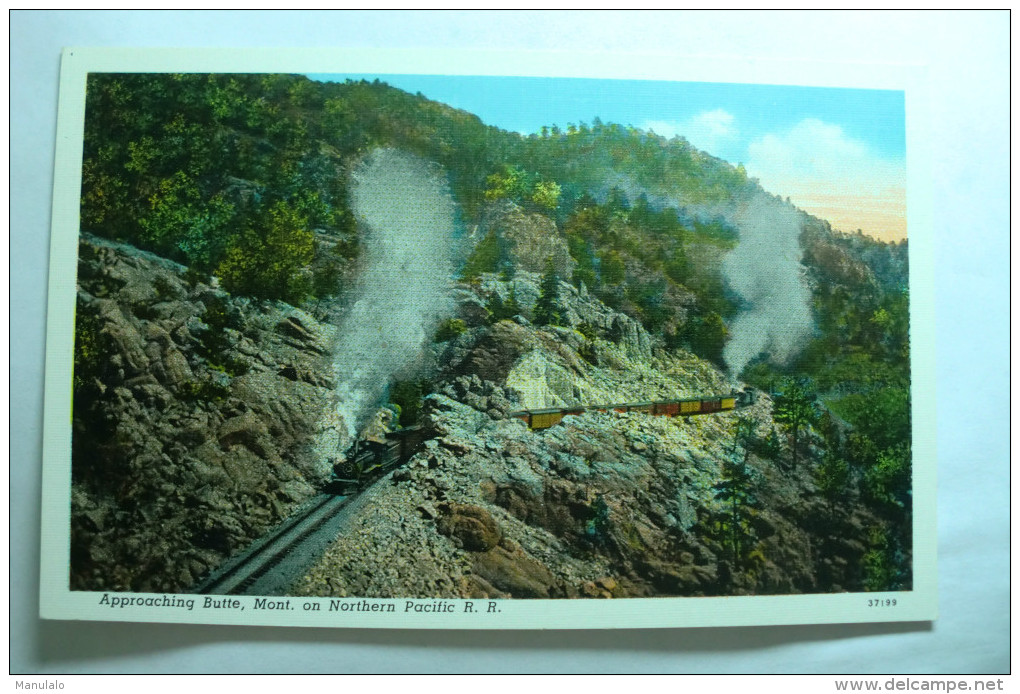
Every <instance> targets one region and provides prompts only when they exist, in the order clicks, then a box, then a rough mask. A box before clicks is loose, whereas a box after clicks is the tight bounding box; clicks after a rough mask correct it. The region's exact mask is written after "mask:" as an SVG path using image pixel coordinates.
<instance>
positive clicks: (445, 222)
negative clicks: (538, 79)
mask: <svg viewBox="0 0 1020 694" xmlns="http://www.w3.org/2000/svg"><path fill="white" fill-rule="evenodd" d="M350 194H351V203H352V207H353V210H354V213H355V215H356V216H357V218H358V221H359V225H360V227H361V230H362V243H363V258H364V261H365V267H364V270H363V271H362V273H361V275H360V277H359V280H358V286H357V289H356V297H357V298H356V300H355V301H354V303H353V305H352V306H351V308H350V310H349V311H348V313H347V315H346V316H345V317H344V318H343V320H342V323H341V326H340V334H341V338H340V344H339V347H338V351H337V353H336V362H335V364H336V371H337V373H338V376H339V384H340V385H339V387H338V389H339V392H338V395H339V405H338V414H339V415H340V416H341V417H342V418H343V421H344V424H345V425H346V427H347V431H348V434H349V436H350V437H351V438H355V437H356V436H357V434H358V432H359V431H360V429H361V427H362V426H363V425H364V424H365V422H366V420H367V419H368V418H369V417H370V416H371V415H372V413H373V410H374V408H375V407H377V406H378V405H379V404H381V402H382V400H383V398H384V397H385V394H386V390H387V388H388V387H389V385H390V380H391V379H392V378H393V377H394V376H402V375H404V376H407V375H411V374H413V373H414V370H415V367H416V366H417V365H418V364H420V363H421V361H422V359H423V357H424V354H425V346H426V345H427V344H428V343H429V342H430V341H431V338H432V337H433V335H434V334H435V328H436V324H437V322H438V321H439V319H440V318H441V317H442V316H443V315H449V313H450V311H451V310H452V305H453V304H452V299H451V293H450V288H451V276H452V273H453V258H452V253H453V250H452V249H453V239H454V234H455V220H456V207H455V204H454V202H453V198H452V197H451V195H450V191H449V188H448V186H447V183H446V179H445V176H444V175H443V174H442V173H441V172H440V171H438V170H437V167H436V166H435V165H431V164H428V163H427V162H425V161H422V160H421V159H418V158H416V157H414V156H412V155H410V154H407V153H404V152H401V151H399V150H394V149H377V150H375V151H374V152H372V153H371V155H370V156H369V157H368V158H367V159H366V160H365V162H364V163H363V164H362V165H361V166H360V167H359V168H358V169H357V171H355V173H354V175H353V183H352V186H351V187H350Z"/></svg>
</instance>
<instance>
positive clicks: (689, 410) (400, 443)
mask: <svg viewBox="0 0 1020 694" xmlns="http://www.w3.org/2000/svg"><path fill="white" fill-rule="evenodd" d="M756 401H757V392H756V391H755V390H754V389H753V388H745V389H744V390H740V391H738V390H733V391H731V392H730V393H727V394H726V395H706V396H702V397H697V398H687V399H684V400H658V401H648V402H633V403H620V404H615V405H589V406H584V407H559V408H547V409H537V410H519V411H517V412H511V413H510V415H509V416H510V417H512V418H514V419H520V420H521V421H523V422H524V423H525V424H527V425H528V427H530V428H531V429H548V428H549V427H552V426H555V425H556V424H559V423H560V421H561V420H562V419H563V418H564V417H566V416H567V415H579V414H582V413H584V412H644V413H646V414H650V415H657V416H664V417H690V416H692V415H699V414H711V413H713V412H728V411H730V410H736V409H740V408H743V407H749V406H751V405H753V404H754V403H755V402H756ZM424 437H425V435H424V433H423V432H422V428H421V426H409V427H404V428H402V429H398V430H396V431H391V432H388V433H387V434H386V436H385V439H384V440H382V441H378V440H369V439H363V440H359V441H357V442H355V444H354V446H353V447H352V449H351V451H350V452H349V453H348V454H347V456H346V458H345V459H344V460H343V461H342V462H340V463H338V464H337V465H335V466H334V467H333V475H332V478H331V480H330V482H329V485H328V486H327V491H329V492H330V493H333V494H351V493H355V492H357V491H358V490H360V489H362V488H364V487H366V486H368V485H369V484H371V483H372V482H374V481H375V480H377V479H379V478H380V477H382V476H383V475H385V474H386V473H388V472H389V471H390V470H392V469H394V468H396V467H398V466H399V465H400V464H401V463H402V462H403V461H404V460H407V459H408V458H410V457H411V456H412V455H414V453H415V451H417V450H418V448H419V447H420V446H421V444H422V442H423V441H424Z"/></svg>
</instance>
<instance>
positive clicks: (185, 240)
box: [139, 171, 234, 267]
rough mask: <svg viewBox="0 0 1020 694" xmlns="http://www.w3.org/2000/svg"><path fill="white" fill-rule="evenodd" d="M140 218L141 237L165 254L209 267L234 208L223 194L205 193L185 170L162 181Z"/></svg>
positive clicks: (219, 251) (216, 253)
mask: <svg viewBox="0 0 1020 694" xmlns="http://www.w3.org/2000/svg"><path fill="white" fill-rule="evenodd" d="M149 206H150V209H149V212H148V214H146V215H145V216H144V217H142V218H141V220H140V222H139V224H140V225H141V228H142V237H141V238H142V240H143V241H145V242H147V244H148V245H150V247H152V248H155V249H156V250H157V251H159V252H161V253H162V254H164V255H168V256H170V257H173V258H177V259H179V260H182V261H184V262H185V263H187V264H189V265H190V264H195V265H198V266H199V267H209V264H210V263H211V262H212V261H213V259H214V258H217V257H219V255H220V254H221V253H222V250H223V245H224V243H225V239H226V231H225V230H226V228H227V225H228V224H229V223H230V222H231V221H232V219H233V216H234V208H233V206H232V205H230V204H229V203H227V202H226V201H225V200H224V199H223V197H222V196H220V195H214V196H212V197H206V196H204V195H202V193H201V191H200V190H199V188H198V185H197V184H196V183H195V181H194V180H192V179H191V178H190V177H189V176H188V175H187V174H185V173H184V172H181V171H178V172H177V173H175V174H174V175H173V176H171V177H170V178H166V179H163V180H162V181H160V182H159V184H158V186H157V189H156V191H155V192H154V193H153V194H152V195H151V196H150V197H149Z"/></svg>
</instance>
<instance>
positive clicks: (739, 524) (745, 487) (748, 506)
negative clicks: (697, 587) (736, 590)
mask: <svg viewBox="0 0 1020 694" xmlns="http://www.w3.org/2000/svg"><path fill="white" fill-rule="evenodd" d="M713 489H714V490H715V499H716V500H717V501H719V502H720V503H721V504H722V505H723V507H724V508H725V511H724V512H723V513H721V514H719V515H718V516H717V517H716V519H715V530H716V533H717V534H718V536H719V537H720V539H721V541H722V543H723V544H724V546H725V547H726V548H727V549H728V550H729V552H730V559H731V560H732V561H733V564H734V565H735V566H743V565H745V564H746V560H747V559H748V558H749V555H750V552H751V551H752V550H754V549H756V544H757V543H756V538H755V534H754V529H753V527H752V524H751V520H752V518H753V517H754V513H755V508H756V507H757V506H758V505H759V502H758V499H757V497H756V496H755V494H754V478H753V477H752V475H751V471H750V469H749V468H748V466H747V463H746V459H745V457H744V455H743V454H739V453H738V454H736V455H735V456H734V457H733V458H731V459H729V460H727V461H726V462H725V463H723V476H722V479H721V480H720V481H719V482H718V483H716V484H715V485H714V487H713Z"/></svg>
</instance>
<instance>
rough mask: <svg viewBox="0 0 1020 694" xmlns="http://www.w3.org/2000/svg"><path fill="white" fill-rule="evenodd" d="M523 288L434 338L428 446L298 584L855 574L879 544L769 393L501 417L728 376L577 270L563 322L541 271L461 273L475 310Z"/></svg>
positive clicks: (521, 591) (359, 588)
mask: <svg viewBox="0 0 1020 694" xmlns="http://www.w3.org/2000/svg"><path fill="white" fill-rule="evenodd" d="M511 289H512V290H513V293H514V295H515V296H516V298H517V299H518V301H519V302H520V306H521V314H519V315H517V316H516V317H515V318H513V319H511V320H502V321H499V322H496V323H494V324H492V325H476V326H474V327H471V328H469V329H468V330H466V331H465V332H464V333H462V334H461V335H459V336H457V337H456V338H455V339H452V340H451V341H450V342H449V343H447V344H445V345H438V346H437V349H439V350H441V356H440V358H439V362H440V363H442V364H444V368H443V371H442V373H441V375H440V376H439V378H438V383H439V386H438V388H437V390H438V391H439V392H437V393H435V394H433V395H430V396H429V397H428V398H427V399H426V401H425V415H424V418H423V423H422V426H423V427H424V428H425V429H426V431H427V435H428V438H429V440H428V441H427V442H426V443H425V446H424V449H423V450H422V451H421V452H420V453H418V454H417V455H416V456H415V457H414V458H413V459H412V460H411V461H410V462H409V463H408V464H407V465H406V466H405V467H404V468H402V469H400V470H397V471H396V472H394V473H393V474H392V475H391V476H390V477H388V478H386V479H384V480H383V481H381V482H380V483H378V484H377V485H375V486H374V487H373V488H371V489H370V490H369V491H368V492H366V493H367V494H368V503H366V504H365V505H364V506H363V508H362V510H361V511H360V512H359V513H357V514H356V515H355V516H354V517H353V519H352V521H351V525H350V527H349V529H348V531H347V532H345V533H344V535H343V537H342V538H340V539H339V541H338V542H337V543H336V544H335V545H334V546H333V547H332V548H331V549H330V550H329V551H328V552H327V554H326V555H325V556H324V557H323V559H322V561H321V562H320V563H319V565H318V566H316V567H315V568H313V569H312V570H311V571H310V572H309V574H308V575H307V576H305V577H304V578H303V579H301V580H300V581H299V582H298V583H297V584H296V585H295V586H294V588H293V591H295V592H297V593H298V594H303V595H319V596H345V595H350V596H378V597H397V596H417V597H434V596H435V597H465V598H466V597H516V598H550V597H564V598H566V597H639V596H656V595H719V594H741V593H794V592H811V591H831V590H842V589H852V588H854V587H856V586H858V585H859V582H860V580H861V576H860V569H859V566H860V558H861V556H862V555H863V554H864V552H865V551H866V547H865V546H864V545H863V544H862V543H860V542H857V541H854V540H852V539H851V540H841V539H839V538H840V537H841V536H842V537H855V536H860V534H861V527H863V525H865V524H866V523H867V520H868V519H867V518H864V517H861V516H860V515H859V514H858V513H854V512H852V513H849V514H844V515H841V516H838V517H837V516H836V515H835V514H833V513H830V512H829V510H828V509H827V508H826V507H825V506H824V504H823V503H822V502H820V501H812V499H814V498H816V497H817V489H816V487H815V484H814V482H813V478H812V475H811V474H810V470H809V469H808V468H807V467H800V468H796V469H794V468H791V466H790V465H789V459H788V452H787V450H786V447H785V446H783V445H781V444H780V443H779V442H778V439H777V438H776V436H775V435H774V434H773V431H774V427H775V424H774V422H773V419H772V402H771V400H770V398H769V397H767V396H763V397H761V398H760V400H759V401H758V402H757V404H755V405H754V406H753V407H751V408H747V409H745V410H742V411H739V412H732V413H721V414H715V415H707V416H702V417H693V418H689V419H672V418H661V417H651V416H648V415H643V414H637V413H626V414H621V413H606V414H600V413H586V414H584V415H581V416H569V417H567V418H565V419H564V420H563V422H562V423H561V424H559V425H557V426H555V427H553V428H551V429H548V430H545V431H531V430H529V429H528V428H527V426H526V425H525V424H524V423H523V422H520V421H518V420H515V419H509V418H507V417H506V414H507V413H508V412H510V411H513V410H515V409H520V408H522V407H527V408H537V407H543V406H562V405H569V404H595V403H609V402H621V401H635V400H648V399H657V398H671V397H673V398H675V397H684V396H690V395H694V394H707V393H718V392H728V391H729V389H730V388H731V387H732V386H733V384H732V383H731V382H729V380H728V379H727V378H726V377H725V375H724V374H722V373H720V372H719V371H717V370H716V369H715V368H714V367H712V366H711V365H710V364H709V363H708V362H705V361H703V360H700V359H698V358H696V357H694V356H693V355H686V356H683V355H681V356H676V355H674V354H669V353H666V352H665V351H663V350H661V349H660V348H657V347H655V346H654V341H653V340H651V339H650V338H649V336H648V334H647V333H646V332H645V331H644V329H643V328H642V327H641V326H640V325H639V324H637V323H636V322H634V321H633V320H631V319H629V318H628V317H626V316H624V315H622V314H620V313H617V312H615V311H612V310H611V309H609V308H607V307H606V306H605V305H604V304H602V303H601V302H599V301H597V300H595V299H593V298H592V297H589V296H584V295H583V294H582V293H581V292H578V291H577V290H576V289H574V288H572V287H571V286H569V285H567V284H565V283H564V284H562V285H560V290H561V291H560V296H561V300H562V304H563V308H564V312H563V313H564V316H565V320H564V324H565V325H564V326H560V327H553V326H544V327H539V326H535V325H533V324H531V323H530V321H529V320H528V318H527V317H526V316H527V315H532V313H533V310H534V306H535V303H536V302H537V296H538V294H539V291H540V290H539V287H538V277H537V276H536V275H534V274H531V273H527V272H518V273H517V274H516V275H515V276H514V277H513V278H512V279H508V280H500V279H499V278H498V277H496V276H494V275H486V276H483V277H482V278H481V281H480V282H479V283H476V284H474V285H462V287H461V304H460V305H461V309H462V315H464V316H467V317H470V316H478V315H480V314H481V310H480V308H481V307H482V306H484V305H485V304H486V303H489V304H491V297H492V296H494V295H504V297H506V296H509V295H510V292H511ZM571 326H573V327H571ZM581 327H583V329H584V331H585V332H586V333H588V334H587V335H584V334H582V333H581V332H578V330H576V329H575V328H581ZM582 355H583V356H582ZM738 460H739V461H743V462H746V468H745V470H746V473H747V474H746V479H744V480H743V481H741V482H740V484H741V485H743V488H742V489H741V490H740V493H741V494H743V495H744V496H742V497H741V501H740V502H739V503H738V504H737V508H736V510H734V504H733V503H732V500H731V498H730V497H729V496H727V494H726V493H725V490H727V489H730V488H732V486H733V484H734V479H733V474H734V473H733V469H734V461H738ZM745 505H746V506H745ZM734 514H736V518H737V521H736V525H734V524H733V518H734ZM848 529H849V530H850V532H846V533H842V532H841V531H845V530H848ZM823 544H825V545H826V548H825V552H824V555H825V558H824V559H821V558H820V556H819V555H820V554H821V552H820V548H821V546H822V545H823Z"/></svg>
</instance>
